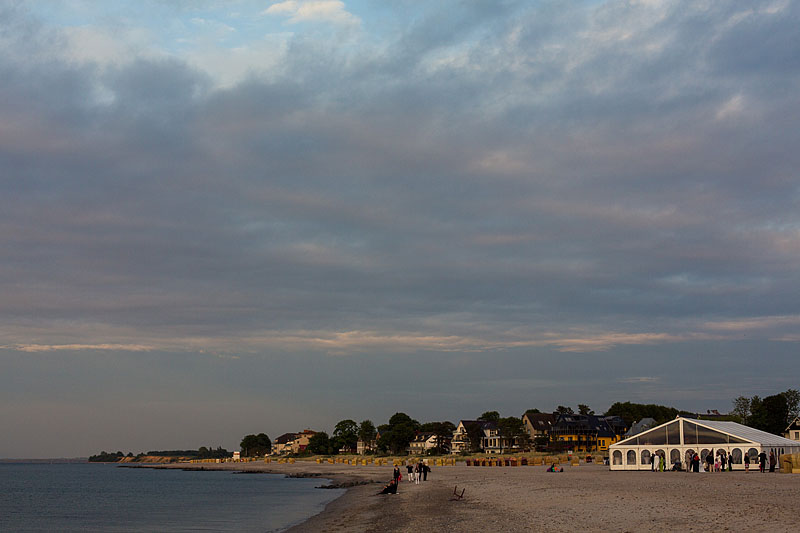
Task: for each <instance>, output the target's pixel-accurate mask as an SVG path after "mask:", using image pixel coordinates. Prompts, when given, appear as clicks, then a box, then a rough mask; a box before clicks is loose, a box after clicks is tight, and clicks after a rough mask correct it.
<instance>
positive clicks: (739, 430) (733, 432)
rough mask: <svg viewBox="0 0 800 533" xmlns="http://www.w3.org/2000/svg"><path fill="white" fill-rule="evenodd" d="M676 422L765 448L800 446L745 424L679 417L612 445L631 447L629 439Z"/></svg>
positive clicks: (792, 441)
mask: <svg viewBox="0 0 800 533" xmlns="http://www.w3.org/2000/svg"><path fill="white" fill-rule="evenodd" d="M676 420H684V421H686V422H690V423H692V424H697V425H698V426H704V427H707V428H710V429H713V430H715V431H719V432H721V433H726V434H728V435H730V436H732V437H738V438H739V439H742V440H746V441H749V442H753V443H756V444H759V445H761V446H762V447H764V448H776V447H784V448H785V447H798V446H800V442H798V441H795V440H790V439H786V438H784V437H780V436H778V435H773V434H772V433H767V432H766V431H761V430H760V429H755V428H751V427H749V426H745V425H743V424H739V423H737V422H728V421H721V420H697V419H694V418H683V417H680V416H679V417H677V418H675V419H674V420H670V421H669V422H665V423H663V424H661V425H658V426H656V427H653V428H650V429H647V430H645V431H643V432H641V433H639V434H638V435H635V436H632V437H628V438H627V439H624V440H621V441H620V442H617V443H615V444H612V445H611V446H612V447H619V446H626V445H627V446H630V443H628V442H627V441H628V440H629V439H634V438H636V437H641V436H643V435H646V434H647V433H650V432H651V431H656V430H658V429H661V428H663V427H664V426H666V425H667V424H671V423H673V422H675V421H676Z"/></svg>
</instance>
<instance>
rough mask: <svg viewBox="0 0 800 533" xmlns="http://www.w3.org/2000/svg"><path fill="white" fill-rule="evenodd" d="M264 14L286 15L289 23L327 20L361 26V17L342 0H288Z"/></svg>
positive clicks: (331, 22) (339, 23)
mask: <svg viewBox="0 0 800 533" xmlns="http://www.w3.org/2000/svg"><path fill="white" fill-rule="evenodd" d="M262 14H263V15H276V16H285V17H289V18H288V21H287V22H288V23H289V24H299V23H302V22H327V23H330V24H336V25H343V26H359V25H360V24H361V19H360V18H359V17H357V16H355V15H353V14H352V13H350V12H348V11H347V9H346V8H345V4H344V2H342V1H340V0H287V1H285V2H277V3H275V4H272V5H271V6H269V7H268V8H267V9H265V10H264V11H263V12H262Z"/></svg>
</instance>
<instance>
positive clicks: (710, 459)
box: [706, 450, 714, 472]
mask: <svg viewBox="0 0 800 533" xmlns="http://www.w3.org/2000/svg"><path fill="white" fill-rule="evenodd" d="M713 471H714V450H709V452H708V455H706V472H713Z"/></svg>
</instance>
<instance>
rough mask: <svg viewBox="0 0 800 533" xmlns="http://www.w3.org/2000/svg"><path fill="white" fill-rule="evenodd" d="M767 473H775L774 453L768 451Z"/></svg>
mask: <svg viewBox="0 0 800 533" xmlns="http://www.w3.org/2000/svg"><path fill="white" fill-rule="evenodd" d="M769 471H770V472H774V471H775V452H774V451H770V452H769Z"/></svg>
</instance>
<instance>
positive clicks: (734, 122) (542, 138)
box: [0, 0, 800, 457]
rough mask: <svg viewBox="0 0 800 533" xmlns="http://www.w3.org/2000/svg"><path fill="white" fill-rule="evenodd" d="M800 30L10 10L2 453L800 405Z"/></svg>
mask: <svg viewBox="0 0 800 533" xmlns="http://www.w3.org/2000/svg"><path fill="white" fill-rule="evenodd" d="M798 27H800V2H795V1H786V0H783V1H780V0H779V1H764V2H716V1H703V2H699V1H695V0H691V1H677V0H674V1H673V0H638V1H637V0H627V1H618V0H607V1H582V2H581V1H576V2H557V1H539V2H537V1H520V2H518V1H514V0H506V1H496V2H480V1H459V2H457V1H449V0H443V1H439V2H416V1H407V0H397V1H394V2H380V1H375V0H361V1H338V0H307V1H303V0H288V1H278V2H275V1H268V0H263V1H245V0H242V1H236V0H231V1H210V0H209V1H205V0H192V1H189V0H187V1H182V2H171V1H166V0H164V1H159V0H140V1H136V2H119V1H108V2H95V1H82V0H74V1H66V0H65V1H56V0H42V1H24V0H23V1H5V2H2V3H0V250H2V252H0V426H2V427H3V428H4V430H3V432H2V436H0V457H73V456H86V455H89V454H92V453H97V452H99V451H101V450H105V451H116V450H121V451H124V452H126V453H127V452H128V451H132V452H133V453H138V452H140V451H147V450H153V449H174V448H197V447H199V446H214V447H216V446H223V447H226V448H228V449H230V450H233V449H236V448H237V447H238V443H239V441H240V440H241V438H242V436H244V435H246V434H249V433H259V432H265V433H267V434H268V435H269V436H271V437H272V438H273V439H274V438H275V437H277V436H279V435H280V434H282V433H284V432H294V431H300V430H302V429H305V428H311V429H315V430H324V431H328V432H330V431H331V430H332V429H333V426H334V425H335V424H336V422H337V421H339V420H342V419H354V420H356V421H357V422H360V421H362V420H364V419H370V420H372V421H373V422H375V424H376V425H377V424H381V423H385V422H386V421H387V420H388V418H389V417H390V416H391V415H392V414H394V413H395V412H398V411H402V412H405V413H408V414H409V415H410V416H412V417H413V418H416V419H417V420H420V421H422V422H424V421H434V420H450V421H454V422H456V423H457V421H458V420H459V419H471V418H475V417H477V416H478V415H480V414H481V413H483V412H484V411H489V410H497V411H499V412H500V413H501V414H502V415H503V416H521V414H522V413H523V412H524V411H525V410H526V409H529V408H539V409H541V410H552V409H554V408H555V407H556V406H557V405H570V406H573V408H574V407H575V406H577V404H578V403H584V404H587V405H589V406H590V407H591V408H592V409H594V410H596V411H598V412H603V411H605V410H606V409H607V408H608V407H609V406H610V405H611V404H612V403H613V402H616V401H633V402H641V403H658V404H663V405H670V406H674V407H677V408H680V409H686V410H690V411H695V412H696V411H701V412H705V410H706V409H718V410H720V411H723V412H726V411H728V410H729V409H730V408H731V401H732V399H733V398H735V397H737V396H740V395H745V396H752V395H754V394H758V395H761V396H765V395H770V394H775V393H777V392H781V391H784V390H786V389H789V388H800V364H798V353H799V350H800V267H799V266H798V265H800V178H799V177H798V174H797V172H798V170H797V169H798V168H800V150H798V147H799V146H800V98H798V94H800V34H798V32H797V28H798Z"/></svg>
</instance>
